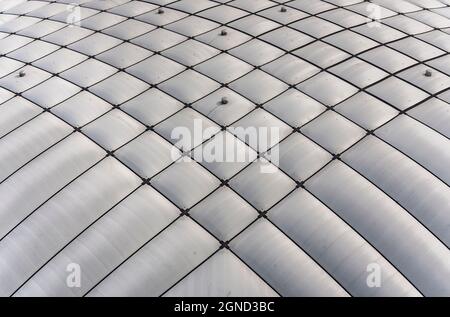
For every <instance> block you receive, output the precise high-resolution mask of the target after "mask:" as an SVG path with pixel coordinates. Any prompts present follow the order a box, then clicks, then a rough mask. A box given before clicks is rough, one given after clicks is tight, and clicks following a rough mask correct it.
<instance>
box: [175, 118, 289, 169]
mask: <svg viewBox="0 0 450 317" xmlns="http://www.w3.org/2000/svg"><path fill="white" fill-rule="evenodd" d="M226 131H227V132H226V133H230V134H232V135H234V136H236V137H237V138H238V139H239V140H241V141H242V142H244V143H246V144H247V145H248V146H249V147H250V148H251V149H254V150H256V151H258V152H259V153H264V158H265V160H261V162H262V164H261V169H260V171H261V173H275V172H276V171H277V170H278V166H279V160H280V157H279V156H280V155H279V149H278V146H276V145H277V144H278V143H280V141H281V140H280V129H279V127H245V128H244V127H229V128H227V130H226ZM226 133H217V128H215V127H209V128H206V129H203V122H202V120H200V119H195V120H194V128H193V130H192V129H189V128H187V127H176V128H174V129H173V130H172V133H171V139H172V140H177V142H176V143H175V144H174V147H173V148H172V151H171V157H172V160H173V161H174V162H183V161H184V162H186V161H189V160H190V159H189V158H188V157H186V156H183V157H182V158H180V152H179V150H182V151H190V150H192V149H193V148H194V147H195V145H196V144H200V145H199V146H197V147H195V153H196V155H195V160H196V161H198V162H200V163H202V162H205V163H215V162H216V163H224V162H225V163H246V162H248V163H250V162H251V161H253V160H254V159H252V158H251V156H250V155H249V152H248V151H244V150H242V147H240V146H238V142H240V141H238V140H236V139H235V138H234V137H232V138H229V137H227V136H226ZM213 136H214V137H213ZM211 137H213V138H212V139H211ZM203 140H209V141H207V142H205V143H201V142H202V141H203Z"/></svg>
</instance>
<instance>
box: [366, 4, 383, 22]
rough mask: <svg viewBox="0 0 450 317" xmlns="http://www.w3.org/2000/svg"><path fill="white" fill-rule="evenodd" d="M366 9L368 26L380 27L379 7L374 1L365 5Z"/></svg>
mask: <svg viewBox="0 0 450 317" xmlns="http://www.w3.org/2000/svg"><path fill="white" fill-rule="evenodd" d="M366 11H367V12H368V13H369V18H370V19H371V21H370V22H367V26H368V27H369V28H379V27H381V23H380V20H381V7H380V6H379V5H378V4H375V3H369V4H368V5H367V7H366Z"/></svg>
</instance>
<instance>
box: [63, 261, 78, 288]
mask: <svg viewBox="0 0 450 317" xmlns="http://www.w3.org/2000/svg"><path fill="white" fill-rule="evenodd" d="M66 272H68V273H69V274H68V275H67V278H66V285H67V287H69V288H75V287H76V288H80V287H81V267H80V265H79V264H78V263H69V264H68V265H67V267H66Z"/></svg>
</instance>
